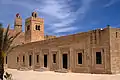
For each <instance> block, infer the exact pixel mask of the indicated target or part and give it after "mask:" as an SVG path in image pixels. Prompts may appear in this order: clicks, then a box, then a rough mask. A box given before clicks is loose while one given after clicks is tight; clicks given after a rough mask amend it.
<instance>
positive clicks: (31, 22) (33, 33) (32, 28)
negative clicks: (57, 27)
mask: <svg viewBox="0 0 120 80" xmlns="http://www.w3.org/2000/svg"><path fill="white" fill-rule="evenodd" d="M40 40H44V20H43V19H42V18H39V17H38V15H37V12H32V16H31V17H29V18H27V19H26V20H25V42H26V43H29V42H35V41H40Z"/></svg>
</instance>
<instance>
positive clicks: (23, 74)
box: [6, 69, 120, 80]
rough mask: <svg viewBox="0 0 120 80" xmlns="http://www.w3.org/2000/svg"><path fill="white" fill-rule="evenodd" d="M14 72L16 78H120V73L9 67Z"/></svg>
mask: <svg viewBox="0 0 120 80" xmlns="http://www.w3.org/2000/svg"><path fill="white" fill-rule="evenodd" d="M6 71H7V72H9V73H12V75H13V79H14V80H120V74H116V75H109V74H84V73H57V72H52V71H44V72H38V71H17V70H15V69H7V70H6Z"/></svg>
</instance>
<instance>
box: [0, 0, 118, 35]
mask: <svg viewBox="0 0 120 80" xmlns="http://www.w3.org/2000/svg"><path fill="white" fill-rule="evenodd" d="M33 11H37V12H38V14H39V17H42V18H44V20H45V25H44V26H45V34H49V35H57V36H61V35H68V34H74V33H78V32H84V31H88V30H92V29H96V28H104V27H106V25H108V24H109V25H111V26H112V27H120V0H0V22H1V23H3V26H5V27H6V26H7V24H10V25H11V28H13V27H14V18H15V14H16V13H20V15H21V17H22V19H23V30H24V22H25V21H24V20H25V19H26V18H28V17H29V16H31V13H32V12H33Z"/></svg>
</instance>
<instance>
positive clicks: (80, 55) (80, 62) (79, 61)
mask: <svg viewBox="0 0 120 80" xmlns="http://www.w3.org/2000/svg"><path fill="white" fill-rule="evenodd" d="M78 64H82V53H78Z"/></svg>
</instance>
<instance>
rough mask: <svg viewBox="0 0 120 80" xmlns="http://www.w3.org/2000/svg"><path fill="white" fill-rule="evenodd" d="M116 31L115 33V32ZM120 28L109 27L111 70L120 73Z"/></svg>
mask: <svg viewBox="0 0 120 80" xmlns="http://www.w3.org/2000/svg"><path fill="white" fill-rule="evenodd" d="M116 32H117V33H116ZM119 46H120V29H118V28H111V29H110V54H111V71H112V73H120V47H119Z"/></svg>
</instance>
